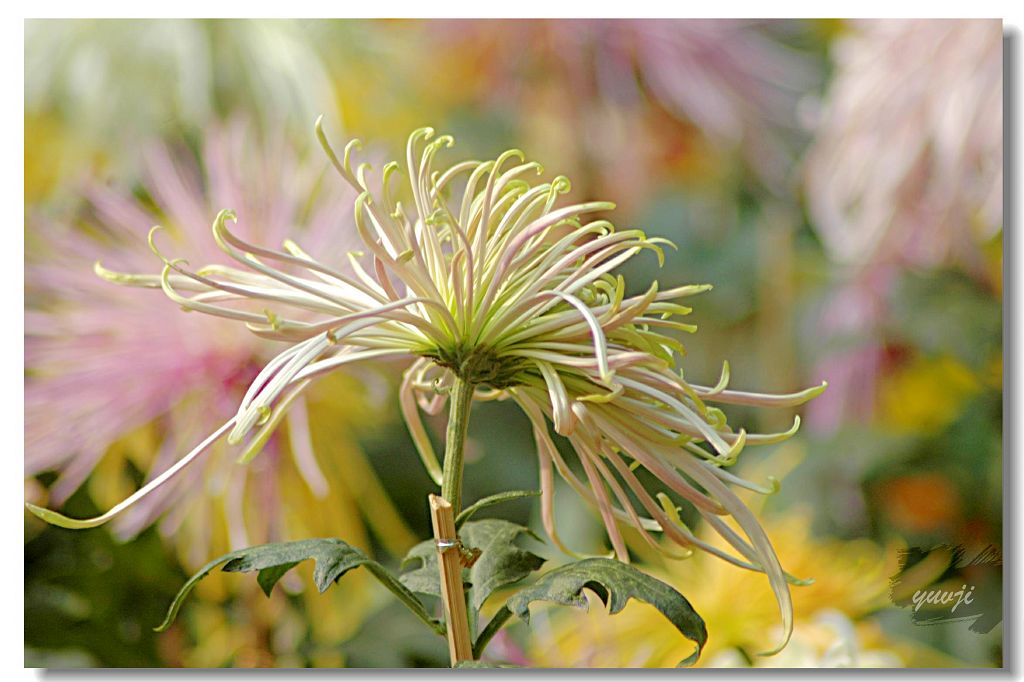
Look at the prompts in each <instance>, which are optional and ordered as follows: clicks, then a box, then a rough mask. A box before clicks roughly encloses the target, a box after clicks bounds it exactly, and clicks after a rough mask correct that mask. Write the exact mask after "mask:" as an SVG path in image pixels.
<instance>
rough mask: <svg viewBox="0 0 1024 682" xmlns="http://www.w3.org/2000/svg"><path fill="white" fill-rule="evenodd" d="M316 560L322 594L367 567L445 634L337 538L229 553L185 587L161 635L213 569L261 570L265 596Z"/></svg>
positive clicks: (410, 597) (394, 581)
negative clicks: (287, 576) (297, 568)
mask: <svg viewBox="0 0 1024 682" xmlns="http://www.w3.org/2000/svg"><path fill="white" fill-rule="evenodd" d="M307 559H313V560H314V561H315V562H316V567H315V568H314V570H313V582H314V584H316V588H317V589H318V590H319V591H320V592H321V593H322V592H324V591H326V590H327V588H328V587H330V586H331V585H332V584H334V583H335V582H337V581H338V580H339V579H340V578H341V576H343V575H345V573H347V572H348V571H350V570H352V569H353V568H357V567H359V566H365V567H366V568H367V569H368V570H369V571H370V572H371V573H372V574H373V575H374V577H376V578H377V579H378V580H379V581H380V582H381V583H382V584H383V585H384V586H385V587H387V588H388V589H389V590H391V591H392V592H393V593H394V594H395V596H397V597H398V598H399V599H400V600H401V601H402V602H403V603H404V604H405V605H406V606H407V607H409V609H410V610H411V611H412V612H413V613H415V614H416V615H417V616H418V617H419V618H420V620H422V621H423V622H424V623H426V624H427V625H429V626H430V627H431V628H433V629H434V630H435V631H436V632H437V633H438V634H443V633H444V627H443V626H442V625H441V624H440V623H438V622H437V621H436V620H434V619H433V618H431V617H430V616H429V615H428V614H427V611H426V609H425V608H424V607H423V604H422V603H421V602H420V600H419V599H417V598H416V596H415V595H414V594H413V593H412V592H410V591H409V590H408V589H406V587H405V586H404V585H402V583H401V582H399V580H398V578H396V577H395V576H394V575H393V574H392V573H391V572H390V571H388V570H387V569H386V568H384V567H383V566H381V565H380V564H379V563H377V562H376V561H374V560H373V559H370V558H369V557H368V556H366V555H365V554H364V553H363V552H362V551H360V550H358V549H356V548H355V547H352V546H351V545H349V544H347V543H345V542H343V541H341V540H338V539H336V538H314V539H310V540H297V541H294V542H275V543H270V544H267V545H258V546H256V547H249V548H247V549H240V550H237V551H234V552H229V553H228V554H225V555H224V556H221V557H218V558H216V559H214V560H213V561H211V562H210V563H208V564H206V565H205V566H203V567H202V568H201V569H199V571H198V572H197V573H196V574H195V575H193V576H192V577H191V578H189V580H188V582H186V583H185V585H184V586H183V587H182V588H181V590H180V591H179V592H178V594H177V596H176V597H175V598H174V601H173V602H171V606H170V608H169V609H168V611H167V617H166V618H164V622H163V623H161V624H160V625H159V626H157V628H156V631H157V632H163V631H164V630H166V629H167V628H168V627H170V625H171V623H172V622H173V621H174V618H175V616H176V615H177V614H178V610H179V609H180V608H181V605H182V603H183V602H184V601H185V598H186V597H187V596H188V595H189V593H190V592H191V591H192V589H193V588H194V587H195V586H196V584H197V583H198V582H199V581H200V580H202V579H203V578H205V577H206V576H207V575H209V574H210V572H211V571H213V569H215V568H217V567H218V566H220V565H222V564H223V568H222V569H221V570H222V571H224V572H226V573H234V572H250V571H259V573H257V576H256V581H257V582H258V583H259V585H260V588H262V589H263V592H264V594H266V595H267V596H270V591H271V590H272V589H273V588H274V585H276V584H277V582H278V581H279V580H280V579H281V577H282V576H283V575H284V574H285V573H287V572H288V571H289V570H291V569H292V568H294V567H295V566H297V565H298V564H299V563H301V562H303V561H306V560H307Z"/></svg>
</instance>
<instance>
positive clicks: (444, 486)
mask: <svg viewBox="0 0 1024 682" xmlns="http://www.w3.org/2000/svg"><path fill="white" fill-rule="evenodd" d="M474 389H475V386H474V385H473V384H472V383H470V382H468V381H465V380H464V379H460V378H459V377H455V379H454V382H453V383H452V390H451V395H450V397H449V406H448V433H447V438H446V440H445V446H444V466H443V468H442V470H441V497H443V498H444V499H446V500H448V503H449V504H450V505H452V511H453V513H454V514H455V515H456V516H458V514H459V512H460V511H461V510H462V458H463V454H464V453H465V449H466V433H467V431H468V429H469V411H470V407H471V406H472V403H473V390H474Z"/></svg>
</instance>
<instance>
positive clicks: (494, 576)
mask: <svg viewBox="0 0 1024 682" xmlns="http://www.w3.org/2000/svg"><path fill="white" fill-rule="evenodd" d="M523 534H527V535H530V536H533V537H536V536H535V535H534V534H533V532H532V531H531V530H530V529H529V528H526V527H524V526H520V525H518V524H515V523H511V522H509V521H503V520H501V519H485V520H483V521H470V522H468V523H466V524H465V525H464V526H463V527H462V530H461V531H460V532H459V539H460V540H461V541H462V544H463V545H464V546H465V547H467V548H473V547H475V548H478V549H479V550H480V557H479V558H478V559H477V561H476V563H475V564H473V566H472V567H471V568H468V569H465V570H464V571H463V582H464V583H467V584H468V585H469V586H471V587H472V590H473V594H472V606H473V608H475V609H479V608H480V607H481V606H482V605H483V603H484V602H485V601H486V600H487V598H488V597H489V596H491V594H493V593H494V591H495V590H497V589H499V588H501V587H504V586H505V585H510V584H512V583H514V582H518V581H519V580H522V579H523V578H525V577H526V576H528V575H530V573H532V572H533V571H536V570H537V569H538V568H540V567H541V565H542V564H543V563H544V559H542V558H541V557H539V556H537V555H536V554H534V553H533V552H529V551H527V550H525V549H522V548H520V547H517V546H516V545H515V540H516V538H518V537H519V536H520V535H523ZM415 561H419V562H420V565H419V566H418V567H417V568H415V569H413V570H411V571H408V572H406V573H403V574H402V576H401V581H402V584H403V585H405V586H406V587H408V588H409V589H410V590H412V591H413V592H419V593H420V594H429V595H433V596H435V597H440V596H441V578H440V573H439V569H438V567H437V549H436V548H435V545H434V541H433V540H427V541H426V542H421V543H419V544H418V545H416V546H415V547H413V548H412V550H410V551H409V554H408V555H407V556H406V557H405V559H404V560H403V561H402V565H403V566H406V565H408V564H410V563H413V562H415Z"/></svg>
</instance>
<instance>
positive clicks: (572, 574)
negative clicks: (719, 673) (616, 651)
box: [507, 559, 708, 666]
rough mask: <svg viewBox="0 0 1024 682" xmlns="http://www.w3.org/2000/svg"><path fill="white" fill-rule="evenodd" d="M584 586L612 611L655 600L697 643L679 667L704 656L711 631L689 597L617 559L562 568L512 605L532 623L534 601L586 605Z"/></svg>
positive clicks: (515, 597)
mask: <svg viewBox="0 0 1024 682" xmlns="http://www.w3.org/2000/svg"><path fill="white" fill-rule="evenodd" d="M584 587H587V588H590V589H591V590H593V591H594V592H596V593H597V595H598V597H600V598H601V601H602V602H604V604H605V605H606V606H608V609H609V612H610V613H612V614H615V613H618V612H619V611H621V610H622V609H623V607H625V606H626V602H628V601H629V600H630V598H633V599H637V600H639V601H642V602H646V603H648V604H650V605H651V606H653V607H654V608H656V609H658V610H659V611H661V613H662V615H664V616H665V617H666V618H667V619H668V620H669V621H670V622H671V623H672V624H673V625H675V626H676V629H678V630H679V632H681V633H682V634H683V635H684V636H685V637H686V638H687V639H689V640H690V641H692V642H694V643H695V644H696V645H697V650H696V651H695V652H694V653H693V655H692V656H690V657H688V658H686V659H685V660H683V661H680V662H679V666H684V665H692V664H693V663H696V662H697V659H698V658H700V652H701V650H702V649H703V648H704V644H705V642H707V639H708V631H707V628H706V627H705V625H704V620H703V619H702V618H701V617H700V616H699V615H697V612H696V611H694V610H693V607H692V606H690V602H688V601H687V600H686V597H684V596H683V595H681V594H679V592H677V591H676V590H675V589H674V588H673V587H671V586H669V585H666V584H665V583H663V582H661V581H660V580H657V579H655V578H652V577H651V576H649V575H647V574H646V573H643V572H641V571H639V570H637V569H636V568H633V567H632V566H629V565H627V564H624V563H621V562H619V561H615V560H613V559H584V560H583V561H577V562H576V563H572V564H568V565H566V566H562V567H560V568H556V569H555V570H553V571H550V572H549V573H547V574H546V575H544V576H543V577H542V578H541V579H540V580H538V581H537V582H536V583H534V584H533V585H530V586H528V587H525V588H523V589H522V590H520V591H519V592H518V593H517V594H515V595H513V596H512V597H511V598H510V599H509V600H508V602H507V606H508V609H509V610H510V611H511V612H512V613H514V614H516V615H517V616H519V617H520V618H521V619H523V620H524V621H526V622H527V623H529V622H530V603H531V602H534V601H549V602H554V603H556V604H562V605H565V606H575V607H577V608H582V609H586V608H587V600H586V598H585V597H584V596H583V593H582V591H583V588H584Z"/></svg>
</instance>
